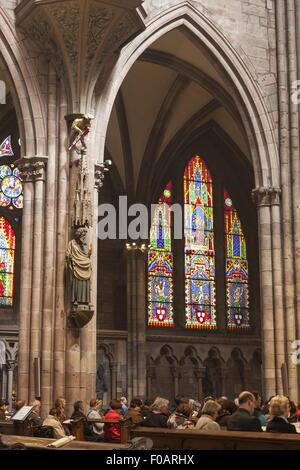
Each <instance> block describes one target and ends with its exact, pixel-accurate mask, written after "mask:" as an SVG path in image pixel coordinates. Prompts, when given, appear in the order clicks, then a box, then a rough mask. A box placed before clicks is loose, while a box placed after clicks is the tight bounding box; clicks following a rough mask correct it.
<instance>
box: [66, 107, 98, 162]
mask: <svg viewBox="0 0 300 470" xmlns="http://www.w3.org/2000/svg"><path fill="white" fill-rule="evenodd" d="M93 119H94V116H93V115H92V114H84V115H83V116H82V117H81V118H78V119H75V120H74V121H73V123H72V127H71V129H72V132H73V135H74V138H73V142H72V143H71V145H70V147H69V150H72V149H73V148H74V147H75V149H76V152H78V153H86V150H87V147H86V143H85V137H86V135H87V134H88V133H89V132H90V129H91V125H92V124H91V121H92V120H93Z"/></svg>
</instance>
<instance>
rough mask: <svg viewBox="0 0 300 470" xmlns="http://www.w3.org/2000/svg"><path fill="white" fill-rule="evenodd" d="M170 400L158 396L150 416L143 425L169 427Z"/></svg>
mask: <svg viewBox="0 0 300 470" xmlns="http://www.w3.org/2000/svg"><path fill="white" fill-rule="evenodd" d="M168 407H169V400H166V399H165V398H162V397H156V398H155V400H154V402H153V405H152V406H151V411H150V413H149V414H148V416H147V417H146V418H145V419H144V421H143V422H142V423H141V426H147V427H150V428H151V427H154V428H167V427H168V424H167V422H168V417H169V409H168Z"/></svg>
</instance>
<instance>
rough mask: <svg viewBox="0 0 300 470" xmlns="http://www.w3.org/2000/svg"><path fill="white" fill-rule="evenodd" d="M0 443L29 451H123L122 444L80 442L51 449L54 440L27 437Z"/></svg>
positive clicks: (11, 438)
mask: <svg viewBox="0 0 300 470" xmlns="http://www.w3.org/2000/svg"><path fill="white" fill-rule="evenodd" d="M0 438H1V441H2V443H3V444H4V445H6V446H11V445H13V444H19V443H21V444H23V445H25V447H26V448H27V449H31V450H35V449H37V450H114V449H125V448H126V446H125V445H124V444H118V443H116V444H115V443H109V442H82V441H77V440H75V441H71V442H69V443H67V444H66V445H64V446H63V447H59V448H58V449H56V448H53V447H47V446H48V444H51V443H52V442H55V440H56V439H44V438H41V437H29V436H0Z"/></svg>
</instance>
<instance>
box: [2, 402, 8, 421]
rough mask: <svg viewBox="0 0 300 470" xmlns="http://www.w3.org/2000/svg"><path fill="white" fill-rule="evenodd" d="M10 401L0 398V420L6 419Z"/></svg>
mask: <svg viewBox="0 0 300 470" xmlns="http://www.w3.org/2000/svg"><path fill="white" fill-rule="evenodd" d="M8 407H9V403H8V401H7V400H0V420H2V421H4V420H5V419H6V415H7V412H8Z"/></svg>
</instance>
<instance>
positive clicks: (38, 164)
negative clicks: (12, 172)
mask: <svg viewBox="0 0 300 470" xmlns="http://www.w3.org/2000/svg"><path fill="white" fill-rule="evenodd" d="M47 161H48V157H31V158H30V157H24V158H21V159H20V160H17V161H16V164H17V165H18V168H19V170H20V174H21V178H22V179H23V181H24V183H29V182H32V181H38V180H41V181H45V180H46V168H47Z"/></svg>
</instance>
